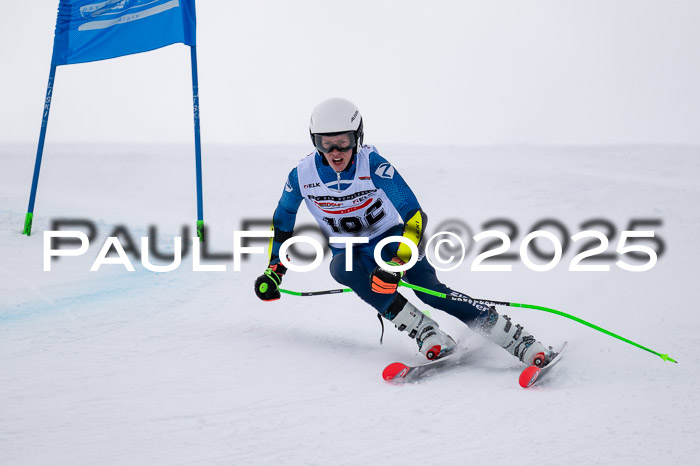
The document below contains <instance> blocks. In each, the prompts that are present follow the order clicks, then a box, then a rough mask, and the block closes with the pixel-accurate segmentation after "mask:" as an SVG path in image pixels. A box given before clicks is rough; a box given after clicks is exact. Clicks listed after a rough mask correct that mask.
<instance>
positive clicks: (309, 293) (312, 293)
mask: <svg viewBox="0 0 700 466" xmlns="http://www.w3.org/2000/svg"><path fill="white" fill-rule="evenodd" d="M279 290H280V293H286V294H290V295H292V296H321V295H324V294H338V293H352V292H353V291H352V288H339V289H337V290H323V291H291V290H285V289H284V288H279Z"/></svg>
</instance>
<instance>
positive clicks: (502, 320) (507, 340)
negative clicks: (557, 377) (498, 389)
mask: <svg viewBox="0 0 700 466" xmlns="http://www.w3.org/2000/svg"><path fill="white" fill-rule="evenodd" d="M478 329H479V330H480V331H481V333H482V334H483V335H484V336H485V337H486V338H488V339H489V340H491V341H493V342H494V343H496V344H497V345H498V346H500V347H502V348H504V349H505V350H506V351H508V352H509V353H510V354H512V355H513V356H515V357H516V358H518V359H520V361H522V362H523V363H525V364H526V365H528V366H537V367H544V366H546V365H547V364H548V363H549V361H551V360H552V359H554V356H556V355H557V354H556V353H555V352H554V351H553V350H552V348H551V347H549V349H546V348H545V346H544V345H543V344H542V343H540V342H539V341H537V340H536V339H535V337H533V336H532V335H530V333H529V332H528V331H526V330H525V329H524V328H523V327H522V326H521V325H517V324H513V323H512V322H511V321H510V317H508V316H507V315H499V314H498V312H497V311H496V309H495V308H494V307H493V306H491V307H490V308H489V310H488V313H487V315H486V317H485V318H482V321H481V322H480V324H479V325H478Z"/></svg>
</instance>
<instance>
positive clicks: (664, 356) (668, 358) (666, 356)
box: [659, 354, 678, 364]
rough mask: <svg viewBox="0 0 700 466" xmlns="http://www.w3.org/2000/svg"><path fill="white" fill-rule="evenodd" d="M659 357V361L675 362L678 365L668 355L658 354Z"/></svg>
mask: <svg viewBox="0 0 700 466" xmlns="http://www.w3.org/2000/svg"><path fill="white" fill-rule="evenodd" d="M659 356H661V359H663V360H664V361H671V362H675V363H676V364H678V361H676V360H675V359H673V358H672V357H671V356H669V355H668V354H660V355H659Z"/></svg>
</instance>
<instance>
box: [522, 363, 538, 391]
mask: <svg viewBox="0 0 700 466" xmlns="http://www.w3.org/2000/svg"><path fill="white" fill-rule="evenodd" d="M538 375H540V368H539V367H537V366H530V367H526V368H525V370H523V371H522V372H521V373H520V380H519V381H518V382H520V386H521V387H523V388H527V387H529V386H530V385H532V384H533V383H535V381H536V380H537V376H538Z"/></svg>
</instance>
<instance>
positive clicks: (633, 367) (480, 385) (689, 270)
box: [0, 144, 700, 465]
mask: <svg viewBox="0 0 700 466" xmlns="http://www.w3.org/2000/svg"><path fill="white" fill-rule="evenodd" d="M379 149H380V150H381V151H382V153H383V155H384V156H385V157H387V158H388V159H389V160H391V161H392V162H393V163H394V164H395V166H396V167H397V168H398V170H399V171H400V172H401V173H402V175H403V176H404V177H405V178H406V180H407V181H408V182H409V184H410V185H411V186H412V187H413V189H414V191H415V193H416V194H417V196H418V198H419V200H420V201H421V203H422V206H423V208H424V209H425V210H426V211H427V212H428V213H429V215H430V226H431V227H436V226H438V225H439V224H440V223H441V222H442V221H444V220H445V219H448V218H459V219H461V220H463V221H465V222H467V223H468V224H469V226H470V227H471V228H472V230H474V231H473V233H474V234H476V233H478V232H480V231H482V224H483V223H484V222H486V221H488V220H491V219H495V218H507V219H512V220H513V222H515V223H516V224H517V226H518V227H519V228H520V232H519V235H518V237H517V238H513V247H512V249H511V251H514V252H517V250H518V245H519V243H520V240H521V239H522V237H523V236H524V235H525V233H526V232H527V231H529V229H530V227H531V226H532V225H533V224H534V223H535V222H537V221H538V220H541V219H544V218H554V219H558V220H560V221H561V222H563V223H564V224H565V225H566V226H567V228H568V229H569V234H570V235H573V234H574V233H577V232H579V231H581V226H580V225H581V223H583V222H585V221H587V220H590V219H593V218H605V219H608V220H609V221H610V222H612V223H613V224H614V225H615V226H616V227H617V230H618V233H617V235H616V236H615V237H611V238H610V251H613V250H614V248H615V246H616V244H617V241H618V237H619V231H620V230H623V229H627V224H628V223H629V221H630V220H631V219H634V218H655V219H661V220H662V221H663V225H662V226H660V227H657V228H654V229H655V231H656V234H657V236H659V237H661V238H662V239H663V240H664V242H665V244H666V251H665V253H664V254H663V255H662V256H661V258H660V259H659V261H658V263H657V265H656V266H655V267H654V268H653V269H652V270H650V271H648V272H642V273H633V272H626V271H623V270H621V269H619V268H618V267H616V266H615V265H614V264H613V263H612V262H608V263H610V264H611V271H609V272H577V273H575V272H569V271H568V264H569V262H570V261H571V258H572V257H573V255H574V254H575V252H576V250H577V249H578V248H579V245H578V244H577V245H576V247H574V246H571V247H570V248H569V250H568V251H567V253H566V254H565V255H564V257H563V259H562V262H561V263H560V264H559V265H558V266H557V267H556V268H555V269H553V270H552V271H549V272H541V273H539V272H534V271H532V270H529V269H527V268H526V267H525V266H524V265H523V264H522V262H521V261H513V262H511V263H512V264H513V271H512V272H471V271H470V270H469V264H470V263H471V262H472V261H473V259H474V257H475V256H476V248H472V250H471V252H470V253H469V256H468V257H467V261H466V262H465V263H464V264H462V265H461V266H460V267H459V268H458V269H456V270H455V271H452V272H444V273H441V274H440V276H441V277H442V278H443V280H444V281H446V282H447V283H448V284H450V285H452V286H453V287H454V288H456V289H458V290H460V291H463V292H465V293H468V294H470V295H472V296H475V297H480V298H490V299H497V300H508V301H514V302H523V303H530V304H537V305H541V306H547V307H551V308H555V309H559V310H561V311H565V312H568V313H571V314H574V315H576V316H579V317H581V318H583V319H586V320H588V321H590V322H593V323H595V324H598V325H600V326H602V327H605V328H607V329H610V330H612V331H615V332H617V333H620V334H622V335H623V336H625V337H627V338H630V339H632V340H634V341H636V342H638V343H641V344H643V345H645V346H647V347H649V348H652V349H654V350H656V351H659V352H661V353H669V354H670V355H671V356H672V357H674V358H676V359H677V360H678V361H679V364H672V363H669V362H664V361H662V360H661V359H660V358H658V357H656V356H654V355H652V354H650V353H647V352H645V351H642V350H640V349H638V348H635V347H633V346H630V345H628V344H625V343H623V342H621V341H619V340H616V339H613V338H611V337H609V336H606V335H604V334H602V333H599V332H596V331H594V330H592V329H590V328H587V327H584V326H582V325H580V324H577V323H575V322H573V321H571V320H567V319H564V318H562V317H558V316H555V315H551V314H546V313H542V312H538V311H534V310H528V309H515V308H501V312H504V313H507V314H508V315H510V316H511V317H512V318H513V319H514V321H515V322H519V323H523V324H524V325H525V326H526V328H527V329H528V330H530V331H531V332H532V333H533V334H534V335H535V336H537V337H538V338H539V339H541V340H542V341H543V342H545V343H546V344H551V345H557V344H560V343H561V342H562V341H564V340H568V341H569V343H570V347H569V349H568V350H567V355H566V358H565V359H564V360H563V361H562V363H561V364H560V365H558V366H557V368H556V369H555V370H553V371H552V372H551V374H549V376H548V378H547V379H545V380H543V381H542V384H541V385H539V386H536V387H534V388H532V389H528V390H523V389H521V388H520V387H519V386H518V384H517V379H518V374H519V369H520V368H521V367H520V365H519V364H518V362H517V361H515V360H514V358H512V357H511V356H510V355H508V354H506V353H505V352H504V351H503V350H502V349H499V348H497V347H495V346H494V345H493V344H491V343H489V342H487V341H485V340H484V339H482V338H481V337H479V336H477V335H475V334H473V333H472V332H471V331H470V330H468V329H467V328H466V327H465V326H464V325H463V324H461V323H460V322H459V321H457V320H456V319H454V318H452V317H450V316H448V315H446V314H444V313H443V312H441V311H437V310H432V315H433V316H434V317H435V318H436V319H437V320H438V321H439V322H440V324H441V326H442V328H443V329H445V330H447V331H448V332H449V333H451V334H452V335H453V336H455V337H456V338H458V339H459V340H460V341H461V342H462V343H463V344H464V345H466V346H468V347H469V348H471V349H472V350H473V356H472V357H471V359H470V363H469V365H468V367H465V368H463V369H459V370H455V371H451V372H447V373H444V374H440V375H439V376H436V377H435V378H433V379H432V380H430V381H427V382H424V383H419V384H415V385H409V386H401V387H396V386H391V385H389V384H387V383H385V382H384V381H383V380H382V379H381V376H380V374H381V371H382V369H383V368H384V366H385V365H386V364H388V363H390V362H393V361H396V360H401V361H403V362H408V363H412V362H418V361H420V360H421V356H420V355H419V354H418V353H417V349H416V347H415V343H414V342H413V341H411V340H409V339H408V338H407V337H406V335H405V334H402V333H399V332H397V331H396V330H395V329H394V328H393V326H391V325H389V326H387V332H386V335H385V337H384V344H383V345H382V346H380V345H379V343H378V339H379V325H378V322H377V319H376V315H375V313H374V312H373V311H372V310H371V309H370V308H368V306H366V305H365V304H364V303H362V302H361V301H360V300H359V299H358V298H357V297H356V296H354V295H352V294H344V295H333V296H322V297H313V298H301V297H292V296H284V297H283V299H282V300H280V301H278V302H275V303H262V302H260V301H258V300H257V299H256V298H255V296H254V294H253V292H252V282H253V280H254V279H255V277H256V276H257V275H259V274H260V273H261V272H262V270H263V269H264V267H265V258H264V256H262V255H260V256H255V257H253V258H251V259H249V260H247V261H245V262H243V267H242V270H241V271H239V272H234V271H233V264H232V262H231V261H230V260H218V261H213V262H212V263H214V264H225V265H226V266H227V271H226V272H193V271H192V255H191V254H189V255H187V256H186V257H185V258H183V263H182V265H181V266H180V267H179V268H178V269H177V270H175V271H173V272H167V273H154V272H150V271H148V270H146V269H145V268H144V266H143V265H141V263H140V262H139V261H137V260H134V261H133V262H134V267H135V269H136V270H135V271H134V272H127V271H126V270H125V269H124V267H122V266H120V265H103V266H102V267H101V269H100V270H99V271H98V272H90V271H89V269H90V266H91V265H92V262H93V260H94V259H95V257H96V256H97V254H98V252H99V251H100V248H101V246H102V244H103V243H104V241H105V239H106V237H107V236H108V235H109V234H110V233H111V232H112V231H113V230H114V229H115V228H116V227H117V226H118V225H123V226H125V227H126V229H127V230H128V233H129V234H130V235H131V236H133V238H134V239H135V240H137V241H138V239H139V238H140V237H141V236H145V235H146V234H147V233H146V232H147V231H148V227H149V225H156V226H157V227H158V233H159V236H158V240H157V241H158V247H159V249H161V250H166V249H167V248H168V247H170V249H172V238H173V237H174V236H179V235H180V234H181V233H180V231H181V227H182V226H183V225H187V226H189V227H190V232H192V230H193V227H194V223H195V220H196V203H195V200H196V196H195V178H194V161H193V158H194V156H193V155H192V152H193V151H192V148H191V147H189V146H166V145H154V146H143V145H142V146H119V145H111V146H97V145H95V146H91V145H54V144H49V145H47V148H46V151H45V154H44V164H43V166H42V172H41V180H40V184H39V191H38V197H37V204H36V209H35V213H36V216H35V221H34V228H33V235H32V236H31V237H26V236H22V235H21V234H20V232H21V229H22V225H23V221H24V214H25V212H26V205H27V199H28V195H29V188H30V182H31V177H32V170H33V165H34V153H35V147H34V146H33V145H30V144H27V145H21V144H16V145H10V144H4V145H2V146H0V167H1V170H0V248H1V254H0V464H3V465H4V464H8V465H9V464H11V465H16V464H22V465H25V464H90V465H98V464H169V465H171V464H207V465H210V464H314V465H325V464H479V465H491V464H493V465H506V464H518V465H528V464H533V465H534V464H536V465H546V464H552V465H560V464H585V465H589V464H614V465H620V464H634V465H647V464H648V465H662V464H663V465H667V464H669V465H670V464H673V465H678V464H687V465H689V464H697V458H698V455H700V447H699V446H698V442H697V439H698V438H699V434H700V427H699V426H700V407H699V405H698V401H697V396H698V388H697V384H698V381H699V380H698V374H699V371H698V369H699V367H698V362H697V354H698V346H697V345H698V344H699V343H700V341H699V337H698V329H699V328H700V312H698V309H697V306H696V303H695V301H696V300H695V299H694V297H695V296H694V290H695V289H696V288H697V283H698V275H697V263H698V261H699V260H700V253H699V251H698V235H697V231H698V227H700V219H699V218H698V210H697V205H698V203H699V202H700V188H699V187H698V183H697V179H698V177H699V175H700V148H698V147H677V146H653V147H652V146H617V147H548V148H544V147H483V148H476V147H472V148H457V147H447V148H445V147H443V148H440V147H420V148H416V147H395V146H394V147H381V146H380V147H379ZM306 152H308V149H307V148H302V147H286V146H279V147H276V146H270V147H259V146H256V147H244V146H235V147H225V146H205V148H204V193H205V200H204V208H205V220H206V223H207V225H208V226H209V228H210V232H209V233H210V237H209V241H208V247H209V251H210V252H212V253H219V254H224V253H229V254H230V253H231V252H232V249H233V246H232V243H233V241H232V236H233V231H234V230H240V229H242V227H241V222H242V220H243V219H250V218H258V219H260V218H262V219H265V218H269V217H270V215H271V214H272V212H273V210H274V208H275V205H276V202H277V199H278V197H279V195H280V193H281V190H282V187H283V184H284V180H285V177H286V174H287V172H288V171H289V170H290V169H291V168H292V166H293V165H294V164H295V163H296V160H297V159H299V158H300V157H301V156H303V155H304V154H305V153H306ZM302 212H303V213H302V214H301V215H300V217H299V220H298V224H299V225H301V224H307V223H309V222H310V221H311V218H310V216H309V215H308V214H307V213H306V211H305V208H302ZM57 218H69V219H89V220H90V221H92V222H94V223H95V224H96V225H97V227H98V238H97V239H96V240H94V241H93V242H92V243H91V246H90V249H89V251H88V253H86V254H85V255H84V256H81V257H64V258H60V259H58V260H55V261H54V262H53V264H52V271H51V272H44V271H43V270H42V267H43V258H42V254H43V233H44V232H45V231H47V230H49V229H50V227H51V220H52V219H57ZM258 228H260V229H265V228H264V227H258ZM432 232H434V231H432ZM542 244H544V243H542ZM479 247H481V245H479ZM327 262H328V259H326V261H325V262H324V264H323V265H322V266H321V267H320V268H318V269H317V270H315V271H313V272H309V273H297V274H294V273H289V274H288V275H287V277H285V280H284V286H286V287H287V288H290V289H296V290H318V289H325V288H336V287H338V285H337V284H336V283H335V282H334V281H333V280H332V278H331V277H330V275H329V274H328V271H327ZM402 293H404V294H406V295H407V296H408V297H409V298H410V299H411V300H412V301H414V302H417V300H416V298H415V297H414V296H413V294H412V292H408V293H407V292H406V290H403V291H402Z"/></svg>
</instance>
